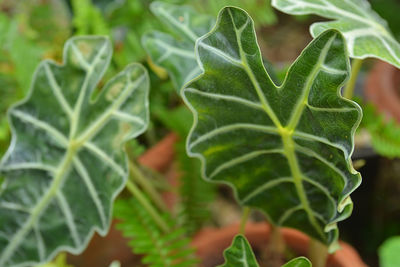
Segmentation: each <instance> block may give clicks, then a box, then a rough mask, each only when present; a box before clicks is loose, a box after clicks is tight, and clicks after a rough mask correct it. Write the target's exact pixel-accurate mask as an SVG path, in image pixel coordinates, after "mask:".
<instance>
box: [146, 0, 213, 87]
mask: <svg viewBox="0 0 400 267" xmlns="http://www.w3.org/2000/svg"><path fill="white" fill-rule="evenodd" d="M150 8H151V10H152V12H153V13H154V15H156V16H157V18H158V19H160V20H161V21H162V22H163V23H165V24H166V25H167V26H168V27H169V28H170V29H171V32H172V33H173V34H174V36H173V35H170V34H167V33H163V32H158V31H153V32H151V33H149V34H146V35H144V36H143V39H142V43H143V46H144V47H145V49H146V51H147V53H148V54H149V55H150V57H151V59H152V61H153V62H154V63H155V64H157V65H159V66H161V67H163V68H165V69H166V70H167V71H168V73H169V75H170V77H171V79H172V81H173V83H174V86H175V88H176V90H177V91H180V90H181V88H182V86H183V85H184V84H185V83H186V82H188V81H190V80H191V79H193V78H195V77H196V76H198V75H199V74H200V73H201V70H200V68H199V66H198V64H197V61H196V57H195V54H194V45H195V42H196V40H197V38H199V37H200V36H202V35H204V34H206V33H207V32H208V31H209V30H210V29H211V27H212V26H213V25H214V23H215V21H214V19H212V18H211V17H210V16H207V15H201V14H198V13H197V12H196V11H194V10H193V9H192V8H191V7H189V6H176V5H172V4H168V3H164V2H153V3H152V4H151V5H150Z"/></svg>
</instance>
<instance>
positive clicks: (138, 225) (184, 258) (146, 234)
mask: <svg viewBox="0 0 400 267" xmlns="http://www.w3.org/2000/svg"><path fill="white" fill-rule="evenodd" d="M115 216H116V217H117V218H118V219H120V222H119V223H118V224H117V228H118V229H119V230H121V231H122V233H123V235H124V236H125V237H126V238H129V239H131V240H130V241H129V246H130V247H131V248H132V250H133V252H134V253H135V254H143V255H144V257H143V258H142V263H143V264H146V266H150V267H161V266H163V267H169V266H171V267H172V266H173V267H186V266H187V267H192V266H196V263H197V262H198V260H197V259H196V258H195V256H194V251H193V249H192V248H191V247H190V240H189V239H188V238H187V237H186V233H185V230H186V229H185V228H182V227H180V226H177V225H176V223H175V220H173V219H172V218H171V217H170V216H169V214H163V217H164V219H165V222H166V223H167V224H168V226H169V227H170V228H171V229H173V230H172V231H171V232H170V233H164V232H163V231H162V230H161V229H160V228H159V226H158V225H157V224H156V223H155V222H154V220H153V218H152V217H151V216H150V215H149V213H148V212H147V211H146V209H143V207H142V205H141V204H140V203H139V202H138V201H137V200H136V199H119V200H117V201H116V203H115Z"/></svg>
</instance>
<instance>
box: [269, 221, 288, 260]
mask: <svg viewBox="0 0 400 267" xmlns="http://www.w3.org/2000/svg"><path fill="white" fill-rule="evenodd" d="M269 249H270V253H271V257H272V258H275V259H279V258H282V256H283V254H284V252H285V241H284V240H283V237H282V233H281V231H280V229H279V227H278V226H275V225H273V224H271V238H270V240H269Z"/></svg>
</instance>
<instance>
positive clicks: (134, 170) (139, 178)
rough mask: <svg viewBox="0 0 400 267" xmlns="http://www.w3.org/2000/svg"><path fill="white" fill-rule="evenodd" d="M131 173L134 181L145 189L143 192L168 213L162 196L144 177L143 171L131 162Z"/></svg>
mask: <svg viewBox="0 0 400 267" xmlns="http://www.w3.org/2000/svg"><path fill="white" fill-rule="evenodd" d="M129 171H130V173H131V177H132V179H133V180H134V181H135V182H137V183H138V184H139V185H140V186H141V187H142V188H143V190H144V191H145V192H146V193H147V194H148V195H149V196H150V198H151V199H152V200H153V202H154V203H155V204H156V205H157V207H158V208H159V209H160V210H161V211H168V208H167V206H166V205H165V204H164V201H163V200H162V198H161V196H160V194H159V193H158V192H157V190H156V189H155V188H154V187H153V185H152V184H151V183H150V182H149V180H148V178H147V177H145V176H144V175H143V173H142V171H141V170H140V169H139V168H138V167H137V166H136V164H134V163H133V162H131V161H129Z"/></svg>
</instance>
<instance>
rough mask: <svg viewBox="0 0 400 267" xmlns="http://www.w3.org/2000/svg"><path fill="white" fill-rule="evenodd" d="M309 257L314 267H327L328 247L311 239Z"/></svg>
mask: <svg viewBox="0 0 400 267" xmlns="http://www.w3.org/2000/svg"><path fill="white" fill-rule="evenodd" d="M308 256H309V258H310V261H311V262H312V266H313V267H325V264H326V259H327V257H328V247H327V246H326V245H324V244H322V243H321V242H319V241H317V240H315V239H313V238H311V240H310V247H309V250H308Z"/></svg>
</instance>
